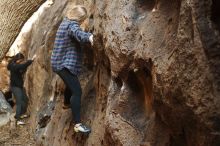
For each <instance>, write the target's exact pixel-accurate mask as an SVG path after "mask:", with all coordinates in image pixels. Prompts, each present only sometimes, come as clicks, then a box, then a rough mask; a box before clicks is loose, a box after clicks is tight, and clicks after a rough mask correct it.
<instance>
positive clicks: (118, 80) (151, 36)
mask: <svg viewBox="0 0 220 146" xmlns="http://www.w3.org/2000/svg"><path fill="white" fill-rule="evenodd" d="M72 2H75V3H76V4H84V5H86V7H87V8H88V10H89V21H88V23H87V24H85V25H84V26H85V29H86V30H89V31H91V32H93V33H94V35H95V42H94V43H95V44H94V47H92V48H91V47H90V46H86V47H85V49H84V52H85V53H84V54H85V58H84V66H85V68H84V70H83V73H82V75H81V76H80V81H81V84H82V88H83V96H82V121H83V122H84V123H86V124H88V125H90V126H91V128H92V133H90V134H89V135H83V134H76V133H74V132H73V125H71V123H70V121H71V118H72V117H71V112H70V111H69V110H63V109H62V100H63V90H64V85H63V83H62V81H61V79H60V78H59V77H58V76H56V75H55V74H54V73H52V71H51V67H50V55H51V51H52V48H53V41H54V36H55V33H56V29H57V27H58V25H59V22H60V20H61V16H62V11H63V9H64V8H65V7H66V4H67V0H63V1H59V0H55V1H54V3H53V4H52V5H51V6H50V7H48V8H47V9H46V10H45V11H44V12H43V13H42V14H41V16H40V17H39V20H38V21H37V22H36V23H35V24H34V26H33V28H32V31H31V37H30V39H29V41H30V42H29V43H28V44H29V46H28V47H27V48H29V50H26V51H27V52H26V53H27V54H28V56H33V54H37V56H38V57H37V59H36V61H35V62H34V64H33V65H32V66H31V67H30V68H29V70H28V72H27V74H26V77H25V86H26V88H27V91H28V95H29V97H30V107H29V110H30V112H31V118H30V122H31V123H33V124H32V129H33V132H35V133H36V134H35V135H36V137H35V138H36V140H37V142H38V144H39V145H45V146H46V145H48V146H49V145H54V146H60V145H62V146H70V145H77V146H78V145H88V146H102V145H103V146H121V145H123V146H136V145H137V146H186V145H187V146H195V145H196V146H205V145H210V146H217V145H220V134H219V132H220V124H219V122H220V118H219V117H220V100H219V99H220V98H219V96H220V93H219V92H220V90H219V89H220V78H219V77H220V76H219V75H220V73H219V69H218V68H219V66H220V55H219V53H220V51H219V43H220V41H219V27H220V23H219V22H220V19H219V13H218V8H219V7H220V4H219V2H218V1H217V0H200V1H199V0H182V1H180V0H170V1H169V2H168V1H167V0H147V1H144V0H121V1H117V0H112V1H107V0H102V1H95V0H85V1H72Z"/></svg>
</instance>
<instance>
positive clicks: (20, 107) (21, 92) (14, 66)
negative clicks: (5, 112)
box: [7, 53, 35, 125]
mask: <svg viewBox="0 0 220 146" xmlns="http://www.w3.org/2000/svg"><path fill="white" fill-rule="evenodd" d="M34 58H35V57H33V58H32V59H31V60H27V61H26V62H24V55H23V54H22V53H18V54H16V55H15V56H14V57H13V58H12V59H11V60H10V61H9V63H8V66H7V68H8V70H9V71H10V90H11V91H12V94H13V95H14V97H15V99H16V114H15V119H16V122H17V125H24V124H25V122H24V121H23V120H22V119H23V118H27V117H28V115H27V114H26V112H27V106H28V97H27V95H26V93H25V89H24V87H23V84H24V81H23V75H24V73H25V71H26V70H27V67H28V66H29V65H30V64H31V63H32V62H33V60H34Z"/></svg>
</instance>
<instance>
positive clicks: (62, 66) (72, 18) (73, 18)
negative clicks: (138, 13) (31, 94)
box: [51, 5, 93, 132]
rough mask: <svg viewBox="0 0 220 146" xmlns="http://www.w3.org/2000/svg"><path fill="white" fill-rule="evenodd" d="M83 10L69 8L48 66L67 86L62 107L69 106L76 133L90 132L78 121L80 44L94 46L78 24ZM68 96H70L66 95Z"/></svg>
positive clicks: (84, 11)
mask: <svg viewBox="0 0 220 146" xmlns="http://www.w3.org/2000/svg"><path fill="white" fill-rule="evenodd" d="M86 17H87V11H86V8H85V7H83V6H80V5H77V6H75V7H73V8H71V9H69V10H68V11H67V13H66V17H65V18H64V19H63V21H62V22H61V24H60V26H59V28H58V30H57V33H56V39H55V43H54V49H53V52H52V55H51V66H52V69H53V71H54V72H55V73H57V74H58V75H59V76H60V77H61V78H62V80H63V81H64V83H65V85H66V89H65V94H64V108H68V107H70V108H71V110H72V114H73V117H74V118H73V119H74V121H73V122H74V130H75V132H90V131H91V129H90V128H89V127H87V126H85V125H84V124H82V123H81V121H80V107H81V95H82V90H81V86H80V82H79V80H78V75H79V74H80V70H81V67H82V49H81V44H82V43H91V44H93V35H92V34H91V33H89V32H84V31H82V29H81V28H80V24H81V23H82V22H83V21H84V20H85V19H86ZM67 93H71V96H68V94H67Z"/></svg>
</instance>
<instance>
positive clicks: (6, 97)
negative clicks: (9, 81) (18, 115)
mask: <svg viewBox="0 0 220 146" xmlns="http://www.w3.org/2000/svg"><path fill="white" fill-rule="evenodd" d="M4 96H5V99H6V101H7V102H8V103H9V104H10V105H11V107H12V108H13V107H14V105H15V102H14V101H13V98H12V93H11V92H10V91H7V92H5V93H4Z"/></svg>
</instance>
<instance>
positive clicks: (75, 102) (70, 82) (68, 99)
mask: <svg viewBox="0 0 220 146" xmlns="http://www.w3.org/2000/svg"><path fill="white" fill-rule="evenodd" d="M56 73H57V74H58V75H59V76H60V77H61V78H62V80H63V81H64V83H65V85H66V89H65V95H64V97H65V98H64V104H70V106H71V110H72V114H73V119H74V120H73V121H74V122H75V123H80V108H81V95H82V89H81V86H80V82H79V80H78V77H77V76H76V75H74V74H72V73H71V72H70V71H69V70H68V69H66V68H64V69H62V70H60V71H57V72H56ZM70 93H71V94H70ZM68 95H69V96H68Z"/></svg>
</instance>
